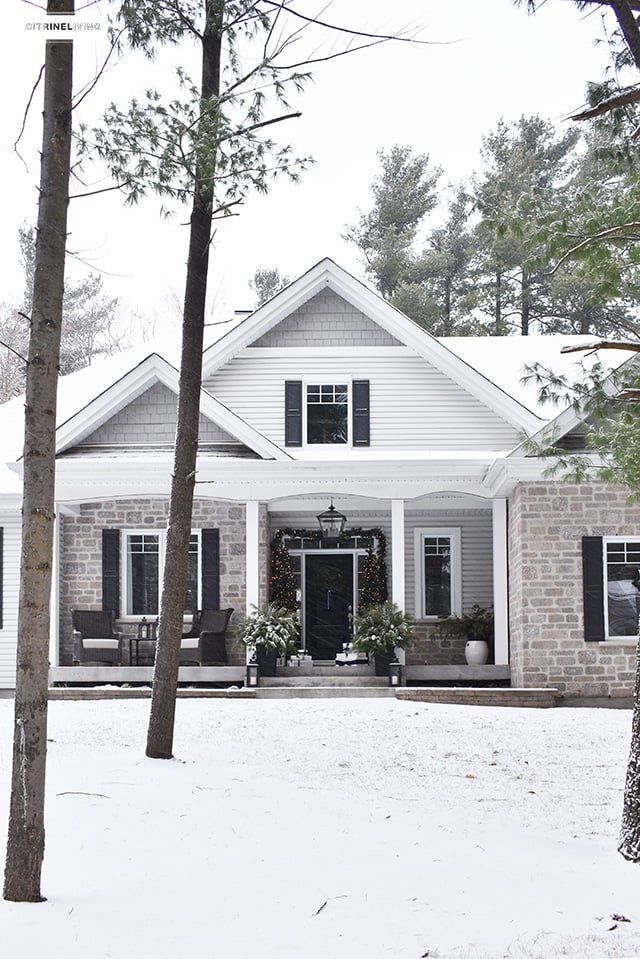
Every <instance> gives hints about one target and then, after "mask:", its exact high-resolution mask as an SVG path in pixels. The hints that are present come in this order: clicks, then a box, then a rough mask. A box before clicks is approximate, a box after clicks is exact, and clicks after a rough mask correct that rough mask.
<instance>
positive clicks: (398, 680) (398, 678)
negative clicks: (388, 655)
mask: <svg viewBox="0 0 640 959" xmlns="http://www.w3.org/2000/svg"><path fill="white" fill-rule="evenodd" d="M389 685H390V686H402V663H389Z"/></svg>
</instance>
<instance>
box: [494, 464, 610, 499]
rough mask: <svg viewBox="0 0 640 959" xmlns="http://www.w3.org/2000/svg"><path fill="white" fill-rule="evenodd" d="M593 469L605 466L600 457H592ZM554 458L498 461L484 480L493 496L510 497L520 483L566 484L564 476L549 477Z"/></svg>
mask: <svg viewBox="0 0 640 959" xmlns="http://www.w3.org/2000/svg"><path fill="white" fill-rule="evenodd" d="M590 459H591V461H592V463H593V468H594V469H598V468H599V467H601V466H603V465H604V463H603V460H602V458H601V457H600V456H598V455H592V456H590ZM553 463H554V460H553V457H550V458H548V459H547V458H544V457H535V456H518V457H515V458H512V457H508V458H506V459H501V460H496V461H495V462H494V463H492V465H491V466H490V468H489V469H488V470H487V473H486V475H485V478H484V485H485V487H486V488H487V490H488V491H489V493H490V494H491V496H508V495H509V494H510V493H512V492H513V490H514V489H515V488H516V486H518V485H519V484H520V483H558V482H564V479H563V476H562V475H561V474H558V475H557V476H549V475H547V474H548V470H549V468H550V467H552V466H553Z"/></svg>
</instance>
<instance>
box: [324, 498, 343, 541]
mask: <svg viewBox="0 0 640 959" xmlns="http://www.w3.org/2000/svg"><path fill="white" fill-rule="evenodd" d="M317 520H318V523H319V524H320V529H321V530H322V535H323V536H324V538H325V539H339V538H340V535H341V533H342V531H343V530H344V524H345V523H346V522H347V517H346V516H345V515H344V513H341V512H340V510H337V509H336V508H335V506H334V505H333V497H331V506H329V508H328V509H325V510H324V511H323V512H322V513H318V516H317Z"/></svg>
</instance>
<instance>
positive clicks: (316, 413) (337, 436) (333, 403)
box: [307, 384, 348, 443]
mask: <svg viewBox="0 0 640 959" xmlns="http://www.w3.org/2000/svg"><path fill="white" fill-rule="evenodd" d="M347 394H348V390H347V386H346V385H345V384H341V385H339V386H334V385H326V384H323V385H321V386H317V385H314V386H307V443H346V442H347V440H348V401H347Z"/></svg>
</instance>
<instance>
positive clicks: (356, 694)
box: [255, 680, 396, 699]
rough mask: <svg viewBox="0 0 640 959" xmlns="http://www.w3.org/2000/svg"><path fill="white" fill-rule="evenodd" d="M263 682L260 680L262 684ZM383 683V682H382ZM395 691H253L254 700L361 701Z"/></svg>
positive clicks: (270, 688) (371, 688) (373, 688)
mask: <svg viewBox="0 0 640 959" xmlns="http://www.w3.org/2000/svg"><path fill="white" fill-rule="evenodd" d="M264 682H265V680H261V683H264ZM383 682H384V681H383ZM395 693H396V690H395V688H392V687H390V686H388V685H384V686H360V685H358V686H264V685H260V686H258V688H257V689H256V690H255V696H256V699H347V698H350V699H354V698H357V699H362V698H365V697H366V698H368V699H371V698H374V697H382V696H388V697H393V696H395Z"/></svg>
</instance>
